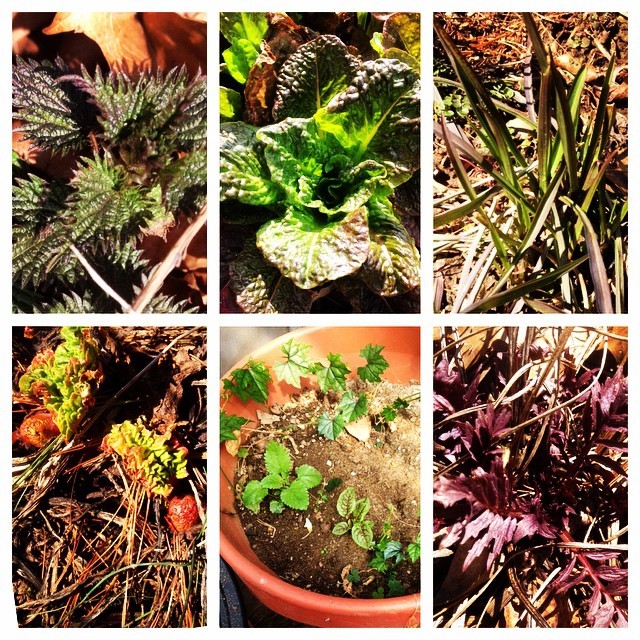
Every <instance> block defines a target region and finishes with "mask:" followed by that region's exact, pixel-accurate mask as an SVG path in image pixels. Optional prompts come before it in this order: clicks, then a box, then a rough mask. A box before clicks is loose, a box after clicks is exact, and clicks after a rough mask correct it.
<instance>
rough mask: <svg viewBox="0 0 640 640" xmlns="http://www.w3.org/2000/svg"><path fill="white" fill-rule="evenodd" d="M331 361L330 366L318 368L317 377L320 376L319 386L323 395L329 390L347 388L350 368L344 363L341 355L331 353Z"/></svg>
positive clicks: (329, 358) (328, 358) (329, 359)
mask: <svg viewBox="0 0 640 640" xmlns="http://www.w3.org/2000/svg"><path fill="white" fill-rule="evenodd" d="M327 360H328V361H329V365H328V366H323V365H319V366H317V367H316V375H317V376H318V385H319V386H320V390H321V391H322V393H327V391H329V389H336V390H339V389H342V390H343V391H344V390H345V389H346V388H347V382H346V376H347V374H348V373H349V368H348V367H347V365H346V364H345V363H344V362H342V355H341V354H339V353H330V354H328V355H327Z"/></svg>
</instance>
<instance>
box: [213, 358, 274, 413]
mask: <svg viewBox="0 0 640 640" xmlns="http://www.w3.org/2000/svg"><path fill="white" fill-rule="evenodd" d="M231 378H232V380H229V379H226V380H224V383H223V384H224V388H225V389H226V390H227V391H230V392H231V393H233V394H234V395H236V396H238V398H240V400H242V402H247V400H249V398H251V399H252V400H255V401H256V402H259V403H261V404H264V403H266V402H267V400H268V399H269V392H268V391H267V385H268V384H269V382H271V374H270V373H269V370H268V369H267V367H266V365H265V364H264V362H255V361H254V360H249V362H247V364H246V365H245V366H244V367H243V368H242V369H234V370H233V371H232V372H231Z"/></svg>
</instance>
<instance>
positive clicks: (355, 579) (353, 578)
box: [347, 569, 361, 584]
mask: <svg viewBox="0 0 640 640" xmlns="http://www.w3.org/2000/svg"><path fill="white" fill-rule="evenodd" d="M347 580H348V581H349V582H351V583H352V584H360V582H361V578H360V572H359V571H358V570H357V569H351V571H349V573H348V574H347Z"/></svg>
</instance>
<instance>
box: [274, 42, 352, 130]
mask: <svg viewBox="0 0 640 640" xmlns="http://www.w3.org/2000/svg"><path fill="white" fill-rule="evenodd" d="M358 65H359V62H358V59H357V58H355V57H354V56H352V55H351V54H350V53H349V51H348V49H347V47H346V45H345V44H344V43H343V42H342V41H341V40H340V38H338V37H336V36H332V35H323V36H320V37H318V38H314V39H313V40H311V42H307V43H306V44H303V45H302V46H301V47H300V48H299V49H298V50H297V51H296V52H295V53H294V54H293V55H291V56H290V57H289V58H288V59H287V61H286V62H285V64H284V65H283V66H282V69H281V70H280V73H279V75H278V88H277V92H276V101H275V104H274V107H273V116H274V118H275V120H276V121H279V120H284V119H285V118H288V117H292V118H310V117H312V116H313V114H314V113H315V112H316V111H317V110H318V109H320V108H321V107H324V106H326V105H327V104H328V102H329V101H330V100H331V99H332V98H333V97H334V96H335V95H336V94H338V93H341V92H342V91H344V90H345V89H346V88H347V87H348V86H349V85H350V84H351V81H352V80H353V78H354V76H355V74H356V71H357V68H358Z"/></svg>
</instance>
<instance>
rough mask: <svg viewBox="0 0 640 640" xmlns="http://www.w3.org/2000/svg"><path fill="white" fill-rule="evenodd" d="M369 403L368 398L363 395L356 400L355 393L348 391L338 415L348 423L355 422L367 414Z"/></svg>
mask: <svg viewBox="0 0 640 640" xmlns="http://www.w3.org/2000/svg"><path fill="white" fill-rule="evenodd" d="M368 408H369V402H368V400H367V396H366V395H365V394H364V393H361V394H359V395H358V397H357V398H356V397H355V395H354V393H353V391H347V392H346V393H345V394H344V395H343V396H342V398H341V399H340V403H339V404H338V413H339V414H340V415H341V416H342V417H343V418H344V421H345V423H346V422H353V421H354V420H357V419H358V418H360V417H361V416H363V415H365V414H366V413H367V409H368Z"/></svg>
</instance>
